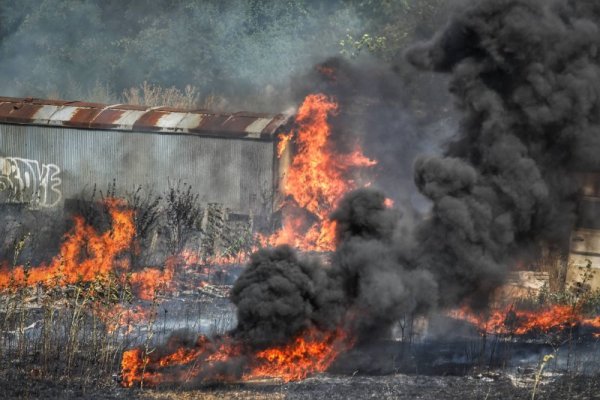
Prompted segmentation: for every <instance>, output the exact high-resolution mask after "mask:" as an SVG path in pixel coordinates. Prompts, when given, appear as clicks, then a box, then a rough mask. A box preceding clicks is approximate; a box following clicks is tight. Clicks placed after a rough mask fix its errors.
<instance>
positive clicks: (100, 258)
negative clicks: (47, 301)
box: [0, 199, 135, 288]
mask: <svg viewBox="0 0 600 400" xmlns="http://www.w3.org/2000/svg"><path fill="white" fill-rule="evenodd" d="M105 202H106V205H107V206H108V212H109V215H110V218H111V221H112V227H111V229H109V230H107V231H106V232H104V233H98V232H96V230H95V229H94V228H93V227H91V226H88V225H86V224H85V222H84V220H83V218H82V217H79V216H77V217H75V226H74V227H73V229H72V231H71V232H70V233H68V234H67V235H66V236H65V241H64V242H63V244H62V246H61V248H60V251H59V254H58V255H57V256H55V257H54V258H53V259H52V261H51V262H50V263H49V264H48V265H41V266H38V267H35V268H29V269H27V272H26V271H25V268H24V267H23V266H17V267H15V268H12V269H11V268H9V267H7V266H6V265H5V266H4V267H3V268H2V270H0V288H5V287H7V286H8V285H9V283H10V282H11V279H12V280H13V281H14V282H15V283H17V284H27V285H30V286H34V285H36V284H38V283H44V282H49V281H51V280H53V279H56V278H57V277H60V278H61V284H70V283H75V282H77V281H78V280H82V281H91V280H93V279H94V278H95V277H96V276H98V275H101V274H108V273H109V272H111V271H112V270H113V269H115V267H116V266H121V267H122V268H125V269H126V268H127V265H126V264H124V263H123V262H120V261H119V260H117V256H118V255H119V254H120V253H121V252H122V251H123V250H125V249H127V248H129V247H130V245H131V241H132V240H133V237H134V235H135V224H134V222H133V211H131V210H128V209H126V208H125V207H124V205H123V203H122V202H121V201H119V200H117V199H108V200H106V201H105Z"/></svg>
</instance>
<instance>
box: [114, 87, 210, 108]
mask: <svg viewBox="0 0 600 400" xmlns="http://www.w3.org/2000/svg"><path fill="white" fill-rule="evenodd" d="M123 99H124V101H125V103H127V104H133V105H144V106H148V107H160V106H167V107H174V108H182V109H186V110H191V109H196V108H210V106H211V105H212V104H213V103H214V100H215V98H214V96H208V97H206V98H205V99H204V100H203V101H202V102H201V101H200V93H199V92H198V89H197V88H196V87H194V86H191V85H187V86H186V87H185V88H184V89H183V90H180V89H178V88H176V87H174V86H172V87H169V88H165V87H162V86H159V85H153V84H151V83H148V82H145V81H144V83H142V84H141V85H140V86H139V87H132V88H129V89H126V90H125V91H123Z"/></svg>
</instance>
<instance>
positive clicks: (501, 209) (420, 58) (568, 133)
mask: <svg viewBox="0 0 600 400" xmlns="http://www.w3.org/2000/svg"><path fill="white" fill-rule="evenodd" d="M599 22H600V5H597V3H596V2H592V1H577V2H574V1H566V0H563V1H550V2H548V1H537V0H485V1H477V2H472V3H470V4H469V5H467V6H465V7H464V8H463V9H462V10H461V11H460V12H457V13H456V14H455V15H454V16H453V17H452V19H451V20H450V22H449V23H448V25H447V26H446V27H445V28H444V29H443V30H442V31H441V32H439V33H438V34H437V35H436V36H435V37H434V38H433V39H432V40H431V41H429V42H427V43H423V44H420V45H418V46H416V47H414V48H412V49H410V50H409V51H408V52H407V55H406V56H407V59H408V60H409V61H410V62H411V63H412V64H413V65H414V66H416V67H417V68H420V69H423V70H429V71H435V72H438V73H442V74H443V75H445V76H447V77H448V78H449V80H450V84H449V87H450V91H451V93H452V94H453V96H454V99H455V104H456V108H457V110H458V111H459V112H460V113H461V118H460V125H459V129H458V132H457V133H456V135H455V137H454V138H453V140H452V141H451V142H450V143H449V145H448V146H447V148H446V149H445V151H444V153H443V154H442V156H424V157H421V158H419V159H418V160H417V161H416V162H415V164H414V182H415V184H416V186H417V188H418V190H419V191H420V193H421V194H422V195H423V196H425V197H426V198H428V199H429V200H430V201H431V203H432V209H431V213H430V215H429V216H428V217H427V218H425V219H424V220H423V221H421V222H420V223H417V224H416V225H415V226H414V227H412V229H410V230H407V229H406V226H404V225H402V224H401V223H399V221H398V218H397V216H395V215H393V213H394V212H393V211H392V210H390V209H387V208H386V207H385V205H384V196H383V194H381V193H379V192H377V191H374V190H359V191H356V192H354V193H351V194H349V195H347V196H346V197H345V198H344V199H343V200H342V202H341V204H340V206H339V208H338V210H337V211H336V212H335V213H334V214H333V215H332V218H333V219H334V220H335V221H336V222H337V228H338V232H337V234H338V240H339V243H338V247H337V249H336V251H335V253H334V254H333V255H332V257H331V263H330V265H328V266H327V267H323V268H324V270H325V271H326V272H325V273H324V274H320V273H317V272H316V269H315V267H314V266H313V267H310V268H306V267H302V266H301V265H302V262H300V263H299V262H298V261H297V259H296V256H294V255H293V253H291V252H290V250H289V249H278V250H274V251H273V252H274V253H259V256H258V257H255V258H254V259H253V263H252V265H251V267H250V268H249V269H248V270H247V271H246V272H244V274H242V276H241V277H240V280H239V283H238V284H236V288H235V289H234V293H236V294H235V295H234V301H235V302H236V303H237V304H238V305H243V307H242V308H241V309H240V311H239V312H238V315H239V316H240V319H241V321H242V323H241V325H240V329H244V328H245V327H247V326H250V327H254V326H258V324H259V323H258V322H257V321H255V320H253V319H263V320H264V321H267V322H266V324H267V327H268V329H273V328H272V325H270V322H268V321H277V325H280V324H281V323H283V324H284V325H286V327H290V329H291V330H292V331H295V332H296V333H297V332H299V331H298V329H300V327H304V325H303V324H307V323H308V324H316V325H319V323H320V322H316V321H319V319H318V318H315V317H314V316H315V315H319V313H320V310H319V309H318V307H315V306H316V305H317V304H321V305H327V304H328V302H326V301H320V300H318V301H317V299H319V298H320V297H321V296H324V295H326V294H327V293H336V300H335V301H333V302H332V303H334V304H337V305H338V307H337V308H335V310H336V311H338V312H340V313H341V316H337V317H334V318H332V319H330V320H331V321H336V320H340V321H346V322H345V323H346V324H347V325H348V328H350V329H352V330H353V331H354V333H355V334H356V335H358V337H359V338H360V339H361V340H368V339H372V338H375V337H378V335H379V334H385V333H386V332H387V331H388V329H389V327H390V326H391V324H392V323H393V322H394V321H395V320H397V319H398V318H399V317H400V316H401V315H403V314H411V313H425V312H427V311H429V310H431V309H434V308H447V307H451V306H455V305H458V304H460V303H462V302H465V301H468V302H470V304H471V306H475V307H483V306H485V305H486V302H487V300H488V297H489V295H490V293H491V292H492V291H493V290H494V289H495V288H497V287H498V286H499V285H500V284H501V283H502V282H503V279H504V277H505V276H506V274H507V272H508V271H509V270H510V269H511V267H512V266H513V265H514V263H515V261H516V260H517V259H523V257H527V256H533V255H535V252H536V249H539V246H540V245H541V244H542V243H545V244H547V245H552V244H561V243H565V241H566V240H567V239H568V235H569V232H570V230H571V229H572V227H573V225H574V223H575V220H576V216H577V215H576V214H577V212H576V211H577V194H578V190H579V188H578V186H577V183H576V182H577V180H576V179H575V177H576V174H577V173H578V172H580V171H590V170H597V169H598V167H599V165H598V163H599V161H598V160H599V159H598V157H597V154H598V150H600V147H599V146H598V138H599V137H600V136H599V134H600V124H599V122H600V120H599V119H600V55H599V53H598V48H599V45H600V32H599V25H598V24H599ZM281 252H283V253H285V254H286V257H285V259H282V258H278V257H275V256H269V257H265V254H281ZM289 259H292V260H293V262H292V263H291V264H292V265H293V266H291V267H290V266H288V265H287V264H290V261H289ZM299 264H300V265H299ZM311 265H312V264H311ZM268 269H272V270H274V271H276V273H275V274H274V275H273V276H272V277H271V278H270V279H269V280H273V281H274V282H277V281H278V280H280V279H283V278H282V277H281V276H279V274H283V275H287V274H288V273H289V274H290V276H295V275H299V276H300V277H301V279H300V281H299V282H300V283H297V284H293V285H289V286H290V287H291V288H293V290H292V291H290V292H285V293H282V292H281V291H282V290H285V289H284V288H285V286H284V285H274V284H269V283H267V286H265V283H264V279H263V280H262V281H261V279H259V278H258V275H257V273H256V271H258V270H265V271H266V270H268ZM286 269H287V270H286ZM303 270H305V271H307V272H304V273H303V274H298V273H297V272H299V271H303ZM308 271H310V272H308ZM251 276H252V277H255V279H254V280H255V281H256V282H257V283H256V284H253V283H252V282H251V279H249V278H250V277H251ZM315 278H316V279H315ZM259 281H261V283H258V282H259ZM309 288H310V290H309ZM317 288H328V289H327V290H319V289H317ZM266 289H269V290H270V293H272V294H267V295H265V294H264V293H263V292H265V291H266ZM278 291H279V292H278ZM242 292H243V293H245V294H250V293H255V297H257V299H256V300H253V298H252V296H248V297H246V296H244V300H243V303H242V300H241V296H240V295H239V294H241V293H242ZM295 292H298V293H299V294H296V293H295ZM301 293H304V295H302V294H301ZM265 296H267V297H268V296H273V297H278V298H279V296H281V298H282V299H283V300H281V301H284V302H286V301H287V300H291V299H294V298H298V299H301V300H298V301H291V302H290V301H287V303H288V304H292V303H293V304H295V305H296V307H298V308H299V309H298V310H296V311H295V312H294V313H293V315H294V317H293V318H292V319H291V320H288V319H287V317H284V316H282V315H280V314H279V311H278V312H276V313H275V314H273V312H272V311H270V310H276V309H277V308H276V306H272V307H271V308H266V307H264V306H263V302H262V300H264V299H265V298H266V297H265ZM277 301H278V300H276V299H275V298H274V299H273V302H274V304H277ZM252 304H253V305H252ZM248 309H255V310H264V312H265V314H264V315H260V316H259V315H256V314H255V315H251V314H250V313H248V312H247V311H246V310H248ZM256 312H258V311H256ZM285 312H286V313H289V312H288V311H287V310H286V311H285ZM334 315H335V314H334ZM249 316H250V317H251V318H250V320H252V321H248V320H247V319H248V317H249ZM297 318H301V319H302V320H303V321H304V322H303V323H302V322H301V321H298V320H297ZM290 321H293V324H291V325H290V324H289V322H290ZM268 329H267V330H266V332H268ZM287 333H291V332H287ZM269 334H272V333H269ZM275 336H276V337H279V335H278V334H276V335H275Z"/></svg>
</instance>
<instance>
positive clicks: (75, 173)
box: [0, 124, 274, 214]
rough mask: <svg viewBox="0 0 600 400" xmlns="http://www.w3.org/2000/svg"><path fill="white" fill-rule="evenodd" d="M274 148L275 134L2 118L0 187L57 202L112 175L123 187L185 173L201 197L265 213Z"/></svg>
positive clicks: (161, 187) (156, 184)
mask: <svg viewBox="0 0 600 400" xmlns="http://www.w3.org/2000/svg"><path fill="white" fill-rule="evenodd" d="M273 152H274V145H273V142H272V141H261V140H244V139H228V138H217V137H201V136H192V135H177V134H166V135H164V134H163V135H161V134H151V133H137V132H121V131H114V130H87V129H73V128H65V127H44V126H35V125H9V124H0V157H2V159H1V160H0V172H1V174H0V190H2V189H4V190H3V191H2V193H3V194H4V196H3V197H4V201H7V196H6V194H7V193H11V190H14V189H15V188H16V187H17V186H20V190H21V191H22V192H21V194H22V193H25V195H26V196H27V195H29V196H31V194H32V193H33V192H36V193H38V194H37V198H39V199H40V200H39V202H40V203H41V206H52V207H54V206H60V205H62V204H63V202H64V200H65V199H69V198H78V197H80V196H81V194H82V193H83V192H84V191H85V190H88V191H89V190H90V189H91V188H92V187H93V185H94V184H97V185H98V188H99V189H105V188H106V187H107V185H108V184H109V183H111V182H112V181H113V179H115V180H116V184H117V189H118V193H119V194H122V193H125V192H127V191H132V190H133V189H134V188H135V187H137V186H138V185H151V186H152V187H153V188H154V190H155V192H164V191H165V190H167V188H168V181H169V180H170V181H171V182H172V183H176V182H177V181H178V180H181V181H182V182H185V183H188V184H190V185H192V187H193V191H194V192H197V193H199V194H200V198H201V201H202V202H203V203H209V202H215V203H221V204H223V205H224V206H225V207H227V208H230V209H231V210H232V211H234V212H240V213H244V214H248V213H250V212H252V213H254V214H260V213H261V212H264V210H268V209H269V204H265V201H266V202H268V201H269V199H271V193H272V191H273V190H274V187H273V186H274V185H273V179H274V173H273V168H274V165H273V163H274V157H273ZM13 200H14V199H13Z"/></svg>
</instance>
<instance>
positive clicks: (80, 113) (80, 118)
mask: <svg viewBox="0 0 600 400" xmlns="http://www.w3.org/2000/svg"><path fill="white" fill-rule="evenodd" d="M100 111H102V110H100V109H97V108H96V109H94V108H77V109H76V111H75V113H74V114H73V116H72V117H71V119H70V120H69V121H64V125H66V126H72V127H78V126H82V125H85V126H86V127H89V126H90V122H91V121H93V120H94V118H95V117H96V115H98V114H99V113H100Z"/></svg>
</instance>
